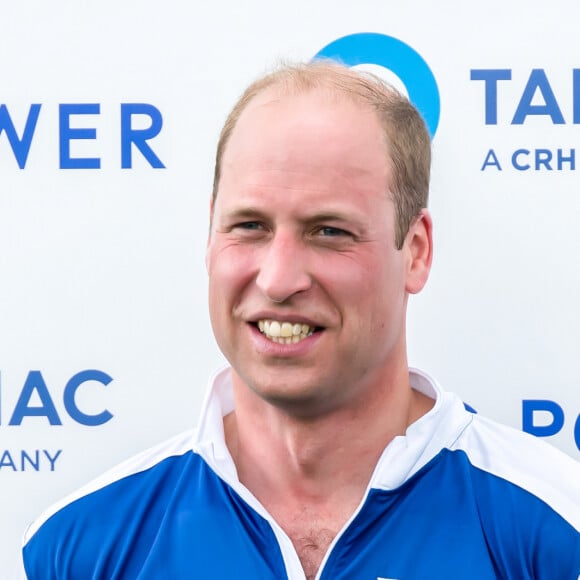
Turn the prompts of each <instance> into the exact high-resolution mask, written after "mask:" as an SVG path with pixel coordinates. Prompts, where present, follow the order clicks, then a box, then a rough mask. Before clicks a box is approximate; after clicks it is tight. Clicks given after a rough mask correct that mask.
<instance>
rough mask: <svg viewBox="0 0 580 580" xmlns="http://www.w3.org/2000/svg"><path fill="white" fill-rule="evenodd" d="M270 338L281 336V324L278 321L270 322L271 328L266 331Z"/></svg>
mask: <svg viewBox="0 0 580 580" xmlns="http://www.w3.org/2000/svg"><path fill="white" fill-rule="evenodd" d="M266 333H267V334H269V335H270V336H280V323H279V322H278V321H277V320H272V322H270V328H269V329H268V330H266Z"/></svg>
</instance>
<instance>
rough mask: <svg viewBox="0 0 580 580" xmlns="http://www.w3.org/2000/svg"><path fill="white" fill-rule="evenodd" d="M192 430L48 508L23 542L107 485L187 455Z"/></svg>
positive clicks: (171, 439) (134, 458)
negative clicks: (64, 511)
mask: <svg viewBox="0 0 580 580" xmlns="http://www.w3.org/2000/svg"><path fill="white" fill-rule="evenodd" d="M192 441H193V431H186V432H184V433H180V434H179V435H176V436H174V437H172V438H170V439H168V440H166V441H163V442H162V443H159V444H157V445H155V446H154V447H151V448H148V449H146V450H144V451H141V452H140V453H138V454H136V455H134V456H132V457H130V458H128V459H126V460H125V461H123V462H122V463H119V464H118V465H116V466H114V467H113V468H111V469H109V470H108V471H106V472H105V473H103V474H102V475H100V476H98V477H96V478H95V479H93V480H92V481H90V482H89V483H87V484H86V485H84V486H83V487H81V488H79V489H77V490H76V491H74V492H73V493H71V494H69V495H67V496H65V497H64V498H62V499H61V500H60V501H58V502H57V503H55V504H53V505H52V506H50V507H49V508H48V509H47V510H46V511H45V512H44V513H42V514H41V515H40V516H39V517H38V518H37V520H35V522H33V523H32V525H31V526H29V528H28V529H27V531H26V534H25V542H26V541H28V540H29V539H30V538H31V537H32V536H33V535H34V534H35V533H36V531H37V530H38V529H39V528H40V527H41V526H42V525H43V524H44V523H45V522H46V521H47V520H49V519H50V518H52V517H54V516H55V515H56V514H58V513H59V512H61V511H63V510H64V509H66V508H67V507H68V506H71V505H73V504H78V503H79V502H81V503H82V501H83V499H84V498H88V497H92V496H94V495H95V494H97V493H99V492H105V490H107V489H109V488H110V487H111V486H115V485H116V484H120V483H121V482H124V481H127V480H128V479H129V478H134V481H136V480H137V479H138V478H135V476H138V475H139V474H144V473H146V472H150V471H151V470H152V469H155V468H156V467H157V466H160V465H162V464H163V463H164V462H166V461H167V460H168V459H170V458H176V457H183V456H184V455H186V454H187V453H190V452H193V447H192Z"/></svg>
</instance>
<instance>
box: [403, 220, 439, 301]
mask: <svg viewBox="0 0 580 580" xmlns="http://www.w3.org/2000/svg"><path fill="white" fill-rule="evenodd" d="M403 251H404V252H405V253H406V256H407V274H406V284H405V289H406V290H407V292H409V294H416V293H417V292H420V291H421V290H422V289H423V286H425V283H426V282H427V278H428V277H429V272H430V270H431V261H432V260H433V222H432V220H431V215H430V214H429V211H428V210H427V209H422V210H421V212H420V213H419V215H417V217H416V218H415V219H414V220H413V221H412V222H411V226H410V227H409V231H408V232H407V235H406V237H405V243H404V245H403Z"/></svg>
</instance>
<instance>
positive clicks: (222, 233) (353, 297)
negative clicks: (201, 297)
mask: <svg viewBox="0 0 580 580" xmlns="http://www.w3.org/2000/svg"><path fill="white" fill-rule="evenodd" d="M390 183H391V172H390V169H389V167H388V164H387V145H386V143H385V137H384V134H383V132H382V130H381V127H380V125H379V122H378V119H377V118H376V115H375V114H374V113H373V112H371V111H369V110H366V109H364V108H361V106H359V105H356V104H354V103H352V102H350V101H348V100H343V99H341V98H338V97H329V96H328V95H325V94H322V93H320V92H316V91H314V92H309V93H305V94H302V95H293V96H279V95H277V94H275V93H273V92H266V93H264V94H262V95H259V96H258V97H256V98H255V99H254V100H253V101H251V102H250V104H249V106H248V107H247V109H246V110H245V111H244V112H243V113H242V115H241V117H240V119H239V121H238V124H237V126H236V128H235V129H234V131H233V134H232V136H231V138H230V141H229V143H228V145H227V148H226V151H225V154H224V157H223V160H222V175H221V181H220V184H219V190H218V195H217V199H216V201H215V205H214V207H213V216H212V227H211V233H210V239H209V242H208V251H207V266H208V272H209V284H210V286H209V296H210V301H209V302H210V316H211V322H212V326H213V330H214V333H215V336H216V339H217V342H218V344H219V346H220V348H221V350H222V351H223V353H224V354H225V356H226V358H227V359H228V360H229V362H230V363H231V365H232V367H233V377H234V384H236V383H237V384H239V385H242V386H243V388H246V387H249V389H251V391H252V392H253V393H255V394H257V395H258V396H259V397H260V398H261V399H263V400H266V401H269V402H271V403H273V404H275V405H278V406H280V407H283V408H285V409H286V410H288V411H291V412H295V413H300V414H302V415H316V414H321V413H326V412H329V411H331V410H333V409H335V408H337V407H338V406H341V405H345V404H348V405H351V406H352V405H353V402H354V401H356V400H357V398H358V400H361V398H364V393H365V392H366V393H368V390H369V389H372V388H373V386H374V385H378V384H380V383H381V382H382V381H383V380H384V379H385V378H387V377H389V373H391V374H392V373H396V372H397V371H398V366H400V365H401V362H402V363H403V364H405V365H406V359H405V310H406V301H407V291H406V271H407V269H408V262H409V260H408V258H406V256H407V254H406V250H405V248H403V250H401V251H398V250H396V249H395V243H394V239H395V233H394V232H395V217H394V216H395V211H394V206H393V203H392V201H391V196H390V194H389V193H388V192H389V186H390ZM273 335H281V336H273ZM405 369H406V367H405Z"/></svg>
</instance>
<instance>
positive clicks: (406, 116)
mask: <svg viewBox="0 0 580 580" xmlns="http://www.w3.org/2000/svg"><path fill="white" fill-rule="evenodd" d="M271 88H275V89H277V90H279V91H280V93H282V94H290V95H291V94H296V93H304V92H308V91H311V90H320V89H322V90H327V91H330V92H331V93H333V94H336V95H338V96H344V97H347V98H349V99H351V100H352V101H354V102H355V103H358V104H363V105H366V106H369V107H370V108H371V110H373V111H375V112H376V114H377V116H378V119H379V121H380V123H381V126H382V128H383V130H384V132H385V137H386V142H387V149H386V162H387V163H389V164H390V167H391V171H392V176H393V183H392V184H391V188H390V189H391V194H392V197H393V203H394V205H395V211H396V216H397V218H396V219H397V223H396V232H395V246H396V247H397V248H398V249H401V248H402V247H403V242H404V240H405V236H406V235H407V232H408V231H409V226H410V225H411V222H412V221H413V219H414V218H415V217H416V216H417V215H418V214H419V212H420V211H421V210H422V209H423V208H425V207H427V202H428V197H429V175H430V169H431V139H430V137H429V132H428V131H427V127H426V125H425V122H424V121H423V118H422V117H421V115H420V114H419V112H418V111H417V109H416V108H415V107H414V106H413V105H412V104H411V103H410V102H409V100H408V99H407V98H406V97H405V96H403V95H402V94H401V93H400V92H399V91H397V90H396V89H395V88H393V87H392V86H391V85H389V84H387V83H385V82H384V81H382V80H381V79H380V78H379V77H377V76H375V75H372V74H370V73H366V72H359V71H354V70H352V69H349V68H347V67H345V66H342V65H339V64H337V63H334V62H330V61H314V62H311V63H305V64H292V65H283V66H282V67H280V68H278V69H277V70H275V71H274V72H272V73H269V74H267V75H266V76H263V77H262V78H259V79H258V80H256V81H254V82H253V83H252V84H251V85H250V86H249V87H248V88H247V89H246V90H245V91H244V93H243V94H242V96H241V97H240V98H239V99H238V101H237V103H236V104H235V105H234V108H233V109H232V111H231V112H230V114H229V115H228V117H227V119H226V122H225V124H224V126H223V128H222V131H221V133H220V137H219V141H218V146H217V151H216V161H215V171H214V183H213V194H212V200H213V202H215V200H216V197H217V193H218V188H219V182H220V176H221V162H222V158H223V155H224V152H225V149H226V147H227V144H228V142H229V139H230V137H231V135H232V132H233V131H234V129H235V127H236V124H237V122H238V119H239V118H240V115H241V114H242V112H243V111H244V110H245V108H246V107H247V106H248V104H249V103H250V101H251V100H252V99H254V98H255V97H256V96H257V95H259V94H261V93H262V92H264V91H266V90H267V89H271Z"/></svg>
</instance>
